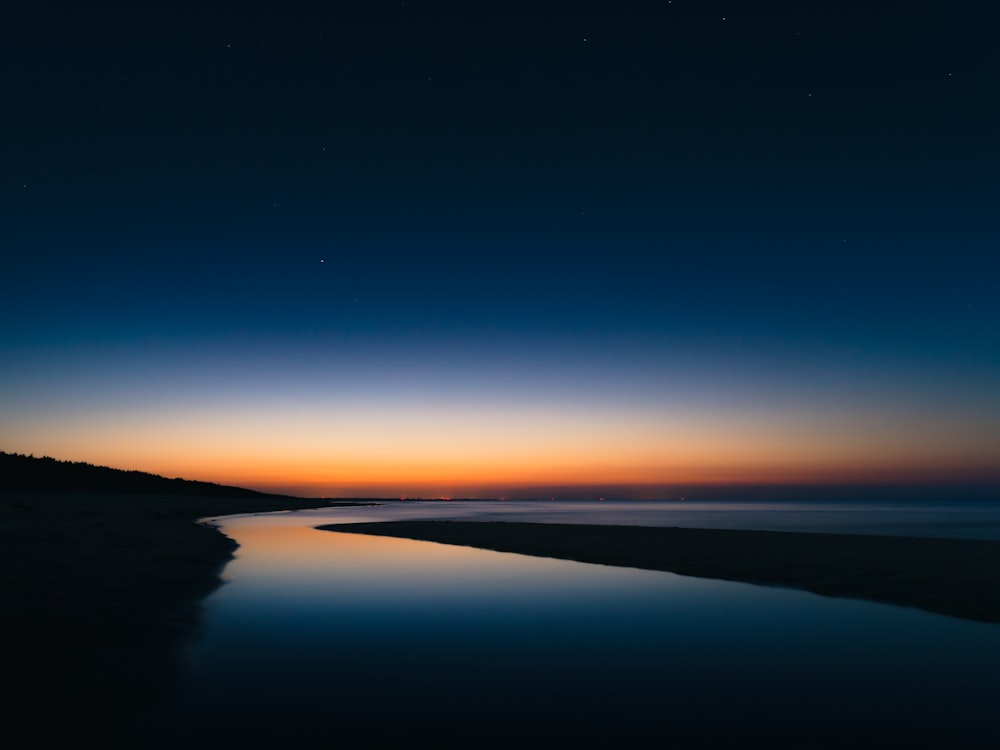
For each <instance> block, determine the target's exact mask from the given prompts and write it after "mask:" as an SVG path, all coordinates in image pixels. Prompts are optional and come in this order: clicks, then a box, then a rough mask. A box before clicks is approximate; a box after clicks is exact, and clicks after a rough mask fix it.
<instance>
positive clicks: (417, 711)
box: [150, 500, 1000, 748]
mask: <svg viewBox="0 0 1000 750" xmlns="http://www.w3.org/2000/svg"><path fill="white" fill-rule="evenodd" d="M413 519H465V520H482V521H489V520H517V521H535V522H540V523H598V524H627V525H654V526H678V527H689V528H713V529H724V528H729V529H761V530H777V531H803V532H835V533H860V534H878V535H904V536H922V537H952V538H966V539H973V538H975V539H1000V502H996V501H987V500H963V501H960V502H959V501H956V502H948V501H946V500H942V501H932V500H921V501H915V502H901V501H871V502H867V503H866V502H863V501H850V502H829V501H827V502H793V501H782V502H750V501H741V502H709V501H613V500H609V501H579V502H573V501H553V502H545V501H395V502H382V503H379V504H375V505H371V506H358V507H335V508H319V509H315V510H304V511H293V512H282V513H269V514H256V515H242V516H228V517H223V518H216V519H207V522H210V523H212V524H215V525H217V526H218V527H219V528H220V530H221V531H222V532H223V533H225V534H226V535H228V536H230V537H231V538H233V539H234V540H235V541H236V542H237V543H238V544H239V545H240V546H239V548H238V550H237V552H236V555H235V558H234V559H233V560H232V562H230V563H229V565H228V566H227V567H226V568H225V570H224V571H223V572H222V578H223V581H224V582H223V584H222V585H221V586H220V587H219V588H218V589H217V590H216V591H215V592H214V593H213V594H211V595H210V596H209V597H208V598H207V599H206V600H205V602H204V613H203V620H202V627H201V631H200V634H199V637H198V638H197V639H196V640H194V641H193V642H192V643H190V644H189V646H188V647H187V648H186V650H185V651H184V653H183V656H182V659H181V661H180V668H179V674H178V679H177V685H176V689H175V690H174V692H173V694H172V695H171V697H170V698H169V699H168V700H166V701H165V702H164V703H163V704H162V705H161V706H159V707H157V710H156V711H155V712H154V713H153V715H152V716H151V718H150V724H151V726H152V727H153V728H155V729H156V731H159V732H161V733H164V734H169V733H173V734H175V735H178V738H179V739H181V738H182V737H183V736H184V735H185V733H190V734H191V735H192V736H194V735H196V736H199V737H205V736H207V735H210V734H212V733H219V734H220V737H222V736H224V737H230V738H232V737H244V738H247V739H248V740H249V739H257V740H261V739H263V738H270V739H274V740H277V739H279V738H288V737H291V736H301V737H303V738H306V737H310V738H312V737H317V736H321V737H325V736H329V737H330V738H340V739H345V740H351V741H366V740H380V741H381V740H387V741H399V742H407V741H421V742H422V741H425V740H426V741H433V742H438V743H442V742H443V743H450V744H458V743H461V744H463V745H467V744H482V743H487V744H488V743H489V742H521V743H522V744H529V745H530V744H535V743H542V742H545V743H546V744H550V743H556V744H560V743H566V744H570V743H573V744H579V743H585V744H586V743H589V745H588V746H592V745H593V744H594V743H598V742H603V743H628V744H629V746H643V745H645V744H654V743H655V744H656V745H657V746H661V745H662V746H676V747H756V746H762V747H765V746H766V747H779V746H780V747H802V748H808V747H816V748H820V747H894V746H899V747H902V746H906V747H924V746H926V747H931V746H933V747H939V746H941V745H943V744H944V745H949V746H953V747H978V746H983V747H985V746H987V745H989V746H991V747H992V740H993V738H994V735H995V734H996V729H997V726H996V724H997V722H996V718H995V706H996V702H997V699H998V698H1000V625H997V624H993V623H983V622H975V621H970V620H964V619H959V618H956V617H950V616H945V615H939V614H932V613H928V612H925V611H922V610H918V609H912V608H906V607H898V606H892V605H886V604H879V603H874V602H870V601H862V600H856V599H846V598H831V597H825V596H820V595H816V594H812V593H808V592H803V591H798V590H793V589H787V588H779V587H770V586H759V585H751V584H745V583H735V582H730V581H720V580H712V579H701V578H694V577H689V576H680V575H676V574H673V573H665V572H656V571H646V570H637V569H629V568H618V567H611V566H603V565H594V564H587V563H578V562H572V561H565V560H555V559H548V558H538V557H529V556H524V555H517V554H510V553H500V552H493V551H489V550H480V549H473V548H465V547H458V546H452V545H442V544H435V543H430V542H420V541H413V540H406V539H392V538H387V537H375V536H364V535H358V534H347V533H339V532H336V531H325V530H318V529H317V528H316V527H317V526H321V525H326V524H340V523H353V522H363V521H382V520H413ZM998 595H1000V593H998Z"/></svg>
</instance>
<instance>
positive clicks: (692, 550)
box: [320, 521, 1000, 622]
mask: <svg viewBox="0 0 1000 750" xmlns="http://www.w3.org/2000/svg"><path fill="white" fill-rule="evenodd" d="M320 528H322V529H324V530H328V531H340V532H349V533H357V534H373V535H377V536H391V537H402V538H407V539H418V540H424V541H430V542H441V543H445V544H456V545H462V546H467V547H480V548H483V549H491V550H496V551H500V552H514V553H518V554H524V555H537V556H542V557H553V558H559V559H565V560H576V561H579V562H586V563H597V564H602V565H618V566H627V567H634V568H644V569H649V570H662V571H669V572H672V573H678V574H681V575H688V576H697V577H701V578H718V579H724V580H729V581H740V582H745V583H755V584H762V585H769V586H785V587H791V588H796V589H802V590H805V591H811V592H813V593H816V594H822V595H825V596H837V597H851V598H857V599H867V600H871V601H876V602H883V603H886V604H893V605H898V606H904V607H916V608H919V609H922V610H926V611H928V612H934V613H938V614H943V615H949V616H952V617H960V618H965V619H970V620H980V621H984V622H1000V541H988V540H967V539H936V538H934V539H932V538H915V537H901V536H873V535H866V534H826V533H805V532H781V531H723V530H715V529H688V528H676V527H644V526H598V525H588V524H549V523H519V522H507V521H386V522H380V523H353V524H340V525H327V526H322V527H320Z"/></svg>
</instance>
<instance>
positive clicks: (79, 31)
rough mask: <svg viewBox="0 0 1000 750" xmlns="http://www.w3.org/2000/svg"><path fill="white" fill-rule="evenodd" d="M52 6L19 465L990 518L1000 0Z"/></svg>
mask: <svg viewBox="0 0 1000 750" xmlns="http://www.w3.org/2000/svg"><path fill="white" fill-rule="evenodd" d="M22 5H23V7H21V8H18V9H14V10H13V11H12V12H10V13H9V16H8V17H7V18H6V19H5V23H4V25H3V28H2V29H0V56H2V65H0V78H2V85H3V91H4V110H5V114H4V116H3V120H2V125H0V128H2V132H3V136H4V137H3V138H2V141H0V159H2V169H0V177H2V184H0V191H2V201H0V257H2V268H3V273H2V274H0V290H2V294H0V320H2V327H0V450H4V451H6V452H12V453H26V454H27V453H30V454H34V455H49V456H52V457H54V458H58V459H62V460H72V461H87V462H91V463H96V464H100V465H108V466H114V467H117V468H125V469H139V470H143V471H149V472H153V473H158V474H164V475H166V476H180V477H184V478H188V479H199V480H204V481H214V482H221V483H224V484H236V485H239V486H244V487H252V488H256V489H262V490H267V491H279V492H287V493H291V494H298V495H306V496H321V495H322V496H330V497H332V496H343V497H348V496H351V497H354V496H367V497H373V496H397V495H398V496H422V497H424V496H427V497H431V496H433V497H437V496H448V497H450V496H462V497H549V496H551V497H567V498H568V497H591V496H605V495H607V496H614V497H675V496H680V495H685V494H697V493H699V492H700V493H702V494H703V495H708V496H712V497H716V496H726V495H727V494H730V495H734V496H735V494H739V493H740V492H752V493H757V494H759V495H761V496H768V493H772V494H773V493H775V492H791V493H793V494H794V493H798V494H799V495H802V494H803V493H805V494H808V493H809V492H819V491H820V489H819V488H825V489H823V490H822V491H823V492H834V493H835V494H836V493H848V494H850V493H852V492H853V493H855V494H858V495H864V494H865V493H869V494H871V493H872V492H875V491H879V492H886V491H887V492H902V493H905V492H918V491H919V492H925V493H926V492H930V493H938V494H939V495H943V496H950V495H956V496H957V495H959V494H969V493H973V494H976V493H978V494H983V493H985V494H993V495H997V494H1000V333H998V332H1000V302H998V299H1000V294H998V278H1000V260H998V257H997V248H998V246H1000V245H998V239H1000V230H998V224H997V220H996V217H997V211H996V206H997V204H998V197H1000V195H998V193H1000V189H998V181H997V175H998V174H1000V149H998V148H997V144H996V134H997V133H998V132H1000V106H998V104H997V99H996V93H995V92H996V91H997V90H1000V80H998V77H1000V76H998V74H1000V44H997V36H996V28H997V27H998V26H997V21H998V20H1000V8H998V7H997V6H996V5H995V4H993V3H990V2H985V1H984V2H966V3H952V4H942V3H930V2H905V3H904V2H880V1H874V2H843V3H836V4H834V3H802V2H767V1H765V2H758V3H737V2H711V1H706V2H696V1H695V0H673V1H672V2H668V1H665V0H660V1H657V2H642V1H638V2H620V3H588V2H576V3H554V2H545V1H544V0H541V1H539V2H532V3H517V2H510V3H507V2H505V3H486V2H483V3H478V2H477V3H437V2H419V1H417V0H407V1H406V2H398V0H397V1H396V2H364V3H338V2H331V3H304V4H299V3H295V2H283V3H276V2H272V3H252V2H246V3H239V4H232V5H229V4H222V3H217V2H212V1H211V0H209V1H208V2H200V3H193V4H183V3H172V4H170V5H166V6H154V5H152V4H149V3H138V4H137V3H132V4H122V5H121V7H117V6H115V5H113V4H106V3H102V4H99V5H98V4H90V3H62V4H60V3H41V2H40V3H30V4H22ZM748 488H749V489H748ZM830 488H833V489H832V490H831V489H830ZM949 493H950V494H949Z"/></svg>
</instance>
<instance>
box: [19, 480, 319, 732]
mask: <svg viewBox="0 0 1000 750" xmlns="http://www.w3.org/2000/svg"><path fill="white" fill-rule="evenodd" d="M334 504H336V503H329V502H327V503H325V504H324V502H323V501H319V500H307V499H302V500H299V499H295V498H288V497H270V496H261V497H187V496H169V495H142V494H129V493H111V492H67V491H43V490H0V571H2V573H0V576H2V582H3V588H2V596H0V658H2V665H3V668H2V677H0V687H2V688H3V692H4V694H6V695H7V696H8V697H7V698H5V699H3V702H2V715H3V717H4V722H5V724H6V725H7V726H11V725H18V724H23V725H26V726H28V727H30V728H31V729H32V730H33V731H36V732H39V731H41V732H45V731H53V730H55V731H59V732H65V733H68V734H75V733H80V734H81V735H87V736H91V735H96V734H100V735H105V734H108V733H113V732H114V731H115V730H116V729H121V730H126V729H127V728H128V727H130V725H131V724H132V723H133V722H134V721H135V720H137V718H138V717H140V716H141V715H142V712H143V710H144V709H145V708H146V707H147V706H149V705H151V704H152V703H153V702H154V701H155V700H156V699H157V698H158V697H159V696H161V695H163V694H164V691H168V690H169V689H170V687H171V684H172V680H173V678H174V675H175V670H176V666H177V653H178V649H179V648H180V647H182V646H183V645H184V644H185V643H188V642H190V640H191V639H192V638H194V637H197V630H198V623H199V616H200V611H201V610H200V601H201V600H202V599H203V598H204V597H205V596H206V595H207V594H208V593H210V592H211V591H212V590H214V589H215V588H216V587H217V586H218V585H219V584H220V583H221V581H220V579H219V573H220V571H221V570H222V568H223V566H224V565H225V564H226V563H227V562H228V561H229V560H230V559H231V558H232V555H233V552H234V548H235V546H236V545H235V543H234V542H232V540H230V539H229V538H228V537H225V536H223V535H222V534H221V533H219V532H218V531H217V530H215V529H214V528H210V527H208V526H204V525H200V524H198V523H196V521H197V519H199V518H205V517H210V516H218V515H227V514H236V513H254V512H268V511H276V510H286V509H297V508H314V507H317V506H324V505H326V506H330V505H334Z"/></svg>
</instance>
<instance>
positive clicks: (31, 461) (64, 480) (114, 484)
mask: <svg viewBox="0 0 1000 750" xmlns="http://www.w3.org/2000/svg"><path fill="white" fill-rule="evenodd" d="M0 487H5V488H17V489H37V490H89V491H99V492H136V493H145V494H155V495H195V496H214V497H278V496H277V495H270V494H268V493H263V492H257V491H255V490H248V489H244V488H242V487H228V486H226V485H222V484H214V483H212V482H196V481H192V480H189V479H167V478H166V477H161V476H159V475H157V474H149V473H147V472H145V471H125V470H123V469H112V468H110V467H108V466H94V465H93V464H88V463H85V462H83V461H76V462H74V461H58V460H56V459H54V458H50V457H48V456H43V457H42V458H36V457H34V456H25V455H21V454H19V453H4V452H3V451H0Z"/></svg>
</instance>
